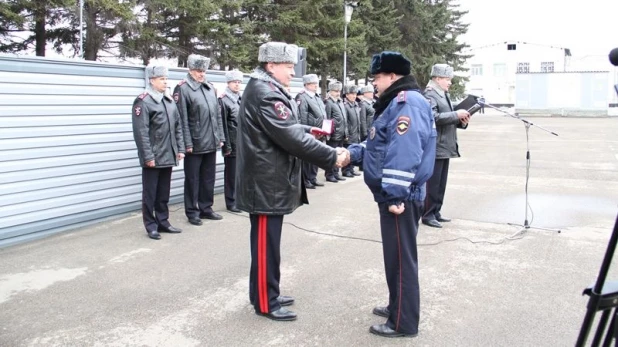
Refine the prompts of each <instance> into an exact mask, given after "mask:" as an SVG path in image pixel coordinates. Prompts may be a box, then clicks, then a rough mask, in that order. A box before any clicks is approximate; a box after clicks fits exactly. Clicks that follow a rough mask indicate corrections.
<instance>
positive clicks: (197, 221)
mask: <svg viewBox="0 0 618 347" xmlns="http://www.w3.org/2000/svg"><path fill="white" fill-rule="evenodd" d="M189 223H191V224H193V225H202V224H203V223H202V221H201V220H200V219H199V218H189Z"/></svg>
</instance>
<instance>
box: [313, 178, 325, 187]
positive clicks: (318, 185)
mask: <svg viewBox="0 0 618 347" xmlns="http://www.w3.org/2000/svg"><path fill="white" fill-rule="evenodd" d="M311 184H313V185H314V186H316V187H324V183H320V182H318V181H317V180H315V181H311Z"/></svg>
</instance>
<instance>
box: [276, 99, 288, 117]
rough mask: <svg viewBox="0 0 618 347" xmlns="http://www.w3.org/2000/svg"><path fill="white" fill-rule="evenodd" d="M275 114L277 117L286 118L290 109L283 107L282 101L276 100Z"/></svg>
mask: <svg viewBox="0 0 618 347" xmlns="http://www.w3.org/2000/svg"><path fill="white" fill-rule="evenodd" d="M275 114H277V117H279V118H281V119H283V120H286V119H288V117H289V116H290V111H289V110H288V108H287V107H285V104H284V103H282V102H281V101H278V102H276V103H275Z"/></svg>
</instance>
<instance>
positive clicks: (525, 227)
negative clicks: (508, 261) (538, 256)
mask: <svg viewBox="0 0 618 347" xmlns="http://www.w3.org/2000/svg"><path fill="white" fill-rule="evenodd" d="M484 105H485V106H487V107H489V108H492V109H494V110H497V111H500V112H502V113H504V114H506V115H508V116H511V117H512V118H515V119H519V120H520V121H522V122H523V123H524V125H525V127H526V186H525V196H526V211H525V217H524V223H523V224H516V223H508V224H509V225H514V226H519V227H521V229H520V230H518V231H517V232H516V233H514V234H513V235H511V236H509V238H513V237H515V236H517V235H520V234H523V233H525V232H526V231H528V230H529V229H538V230H546V231H556V232H558V233H560V229H549V228H540V227H533V226H532V220H530V221H528V210H530V211H531V210H532V209H531V208H530V203H529V202H528V181H529V180H530V137H529V131H530V126H535V127H537V128H539V129H541V130H543V131H545V132H548V133H550V134H552V135H555V136H558V134H556V133H555V132H553V131H550V130H547V129H545V128H543V127H540V126H538V125H536V124H534V123H532V122H530V121H528V120H526V119H524V118H521V117H519V116H518V115H517V114H511V113H509V112H507V111H504V110H502V109H499V108H497V107H495V106H493V105H490V104H486V103H485V104H484ZM532 216H533V218H534V214H533V215H532Z"/></svg>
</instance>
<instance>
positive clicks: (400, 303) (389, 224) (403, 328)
mask: <svg viewBox="0 0 618 347" xmlns="http://www.w3.org/2000/svg"><path fill="white" fill-rule="evenodd" d="M378 207H379V208H380V229H381V231H382V250H383V253H384V270H385V272H386V283H387V284H388V292H389V301H388V310H389V311H390V317H389V318H388V321H386V325H387V326H388V327H389V328H391V329H393V330H395V331H398V332H401V333H404V334H417V333H418V321H419V315H420V293H419V284H418V256H417V250H416V234H417V233H418V222H419V220H420V219H421V212H422V208H423V202H422V201H405V202H404V207H405V211H404V212H403V213H402V214H400V215H395V214H393V213H391V212H389V211H388V204H387V203H381V204H378Z"/></svg>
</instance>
